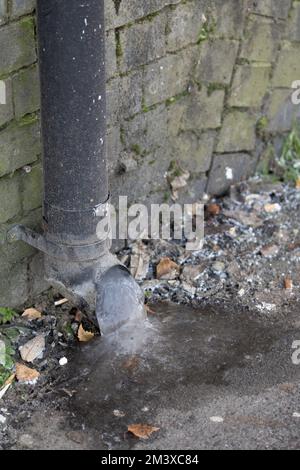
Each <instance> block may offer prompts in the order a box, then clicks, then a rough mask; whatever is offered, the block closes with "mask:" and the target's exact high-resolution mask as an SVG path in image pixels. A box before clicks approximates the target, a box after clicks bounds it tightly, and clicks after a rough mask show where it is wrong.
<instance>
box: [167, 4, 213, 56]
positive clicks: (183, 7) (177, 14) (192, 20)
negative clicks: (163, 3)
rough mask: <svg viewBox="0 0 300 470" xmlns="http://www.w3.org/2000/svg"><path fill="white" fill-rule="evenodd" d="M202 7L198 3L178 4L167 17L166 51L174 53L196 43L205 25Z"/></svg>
mask: <svg viewBox="0 0 300 470" xmlns="http://www.w3.org/2000/svg"><path fill="white" fill-rule="evenodd" d="M204 11H205V9H204V5H199V3H198V2H188V3H182V4H179V5H178V6H177V7H176V9H175V10H173V9H172V10H169V12H168V15H167V50H168V51H171V52H174V51H177V50H178V49H181V48H183V47H185V46H187V45H188V44H192V43H197V41H198V39H199V34H200V31H201V28H202V26H203V24H204V23H205V16H204Z"/></svg>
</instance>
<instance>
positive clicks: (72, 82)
mask: <svg viewBox="0 0 300 470" xmlns="http://www.w3.org/2000/svg"><path fill="white" fill-rule="evenodd" d="M37 22H38V28H37V30H38V48H39V63H40V80H41V123H42V142H43V167H44V213H43V219H44V233H43V234H37V233H35V232H33V231H31V230H30V229H28V228H26V227H23V226H20V225H18V226H14V227H13V228H12V229H11V230H10V232H9V234H8V238H9V240H10V241H16V240H22V241H24V242H27V243H28V244H29V245H31V246H34V247H35V248H37V249H38V250H40V251H42V252H44V253H45V272H46V278H47V280H48V281H49V282H50V284H51V285H52V286H54V287H56V288H57V289H58V290H59V292H60V293H61V294H63V295H64V296H65V297H67V298H69V299H70V300H71V301H73V302H74V303H75V304H76V305H77V306H78V307H79V308H81V309H85V310H86V311H88V312H91V313H92V312H95V311H96V314H97V318H98V321H99V324H100V328H101V331H102V333H104V334H105V333H110V332H111V331H114V330H116V329H118V328H119V327H120V326H121V325H123V324H124V323H127V322H128V321H132V320H133V321H139V319H141V318H142V317H143V310H144V309H143V303H144V302H143V295H142V293H141V290H140V288H139V287H138V285H137V284H136V282H135V281H134V279H133V278H132V277H131V276H130V274H129V272H128V270H127V269H126V268H125V267H124V266H122V265H120V263H119V262H118V260H117V258H116V257H115V256H113V255H112V254H111V253H110V245H111V243H110V238H109V236H108V234H106V235H104V234H101V236H99V233H97V226H98V223H99V222H100V220H101V218H102V217H104V216H105V215H106V214H107V209H108V202H109V189H108V172H107V155H106V76H105V24H104V0H88V1H85V0H63V1H61V0H38V1H37Z"/></svg>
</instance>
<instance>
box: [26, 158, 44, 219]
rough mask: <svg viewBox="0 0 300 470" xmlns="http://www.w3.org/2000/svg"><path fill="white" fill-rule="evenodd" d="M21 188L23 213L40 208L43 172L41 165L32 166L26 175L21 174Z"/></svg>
mask: <svg viewBox="0 0 300 470" xmlns="http://www.w3.org/2000/svg"><path fill="white" fill-rule="evenodd" d="M21 188H22V189H21V191H22V205H23V211H24V212H28V211H31V210H33V209H36V208H38V207H41V205H42V200H43V172H42V166H41V164H38V165H35V166H33V167H32V168H31V171H30V172H28V173H27V172H23V174H22V176H21Z"/></svg>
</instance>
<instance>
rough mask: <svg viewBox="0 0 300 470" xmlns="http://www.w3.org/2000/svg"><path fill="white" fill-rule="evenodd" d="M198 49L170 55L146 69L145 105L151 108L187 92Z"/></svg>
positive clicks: (144, 77) (144, 79)
mask: <svg viewBox="0 0 300 470" xmlns="http://www.w3.org/2000/svg"><path fill="white" fill-rule="evenodd" d="M196 52H197V48H190V49H188V50H185V51H183V52H179V53H177V54H171V55H168V56H166V57H164V58H162V59H160V60H158V61H157V62H154V63H153V64H150V65H148V66H146V67H145V68H144V76H143V83H144V104H145V106H147V107H149V106H152V105H154V104H157V103H161V102H162V101H166V100H167V99H169V98H172V97H175V96H177V95H180V94H181V93H182V92H184V91H186V90H187V88H188V85H189V82H190V80H191V76H192V74H191V71H192V68H193V65H194V63H195V60H196Z"/></svg>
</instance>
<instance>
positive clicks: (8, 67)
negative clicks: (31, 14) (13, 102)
mask: <svg viewBox="0 0 300 470" xmlns="http://www.w3.org/2000/svg"><path fill="white" fill-rule="evenodd" d="M0 44H2V45H3V44H5V47H1V48H0V75H4V74H7V73H10V72H12V71H14V70H17V69H19V68H21V67H25V66H26V65H30V64H32V63H33V62H35V60H36V52H35V40H34V22H33V19H32V18H27V17H25V18H23V19H22V20H20V21H18V22H16V23H11V24H8V25H6V26H3V28H1V29H0Z"/></svg>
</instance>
